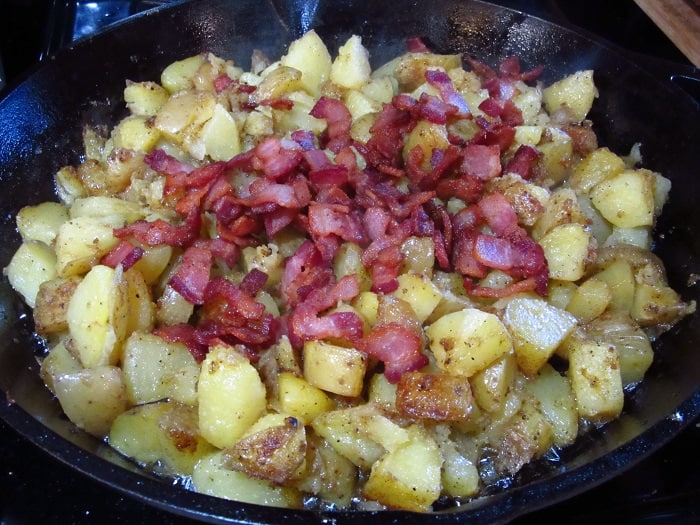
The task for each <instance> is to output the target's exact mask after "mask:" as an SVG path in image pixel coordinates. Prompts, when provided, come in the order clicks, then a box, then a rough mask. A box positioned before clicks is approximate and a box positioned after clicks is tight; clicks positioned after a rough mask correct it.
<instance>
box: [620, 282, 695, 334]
mask: <svg viewBox="0 0 700 525" xmlns="http://www.w3.org/2000/svg"><path fill="white" fill-rule="evenodd" d="M693 311H695V305H694V303H690V304H689V303H685V302H684V301H683V300H682V298H681V296H680V295H679V294H678V292H676V291H675V290H674V289H673V288H671V287H670V286H668V285H664V284H653V285H652V284H647V283H644V282H641V283H637V286H636V287H635V289H634V301H633V302H632V307H631V308H630V314H631V315H632V318H633V319H634V320H635V321H637V322H638V323H639V324H640V325H641V326H652V325H656V324H673V323H675V322H677V321H678V320H679V319H681V318H682V317H684V316H685V315H687V314H688V313H691V312H693Z"/></svg>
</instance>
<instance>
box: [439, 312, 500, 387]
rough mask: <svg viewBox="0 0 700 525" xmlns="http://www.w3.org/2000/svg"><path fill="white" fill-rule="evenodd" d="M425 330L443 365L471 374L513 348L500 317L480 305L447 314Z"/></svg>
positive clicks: (449, 368) (459, 372) (454, 371)
mask: <svg viewBox="0 0 700 525" xmlns="http://www.w3.org/2000/svg"><path fill="white" fill-rule="evenodd" d="M425 334H426V335H427V336H428V340H429V344H430V350H431V351H432V352H433V355H434V356H435V360H436V362H437V365H438V366H439V367H440V369H442V370H445V371H446V372H448V373H450V374H456V375H464V376H467V377H469V376H472V375H474V374H475V373H477V372H478V371H479V370H482V369H484V368H486V367H487V366H488V365H490V364H491V363H493V362H494V361H495V360H496V359H498V358H499V357H501V356H503V355H504V354H506V353H507V352H509V351H510V350H511V349H512V341H511V338H510V335H509V334H508V331H507V330H506V327H505V326H504V325H503V323H502V322H501V321H500V319H498V317H496V316H495V315H494V314H491V313H488V312H484V311H481V310H479V309H477V308H465V309H463V310H460V311H458V312H453V313H450V314H447V315H444V316H443V317H441V318H440V319H438V320H437V321H435V322H434V323H432V324H431V325H430V326H428V327H427V328H426V330H425Z"/></svg>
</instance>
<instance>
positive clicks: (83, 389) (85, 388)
mask: <svg viewBox="0 0 700 525" xmlns="http://www.w3.org/2000/svg"><path fill="white" fill-rule="evenodd" d="M53 386H54V393H55V394H56V397H57V398H58V401H59V403H60V404H61V408H62V409H63V412H65V414H66V416H67V417H68V419H70V420H71V421H72V422H73V423H75V425H76V426H77V427H78V428H82V429H83V430H85V431H86V432H87V433H89V434H92V435H94V436H97V437H99V438H102V437H104V436H106V435H107V433H108V432H109V429H110V427H111V426H112V422H113V421H114V419H115V418H116V417H117V416H118V415H119V414H121V413H122V412H124V411H125V410H126V408H127V402H126V392H125V388H124V381H123V378H122V371H121V368H119V367H117V366H97V367H94V368H86V369H82V370H79V371H77V372H74V373H67V374H62V375H60V376H57V377H54V380H53Z"/></svg>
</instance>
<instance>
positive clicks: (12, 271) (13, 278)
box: [4, 241, 57, 308]
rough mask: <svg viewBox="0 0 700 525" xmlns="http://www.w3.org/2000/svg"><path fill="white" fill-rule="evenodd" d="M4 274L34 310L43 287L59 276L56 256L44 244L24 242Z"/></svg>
mask: <svg viewBox="0 0 700 525" xmlns="http://www.w3.org/2000/svg"><path fill="white" fill-rule="evenodd" d="M4 273H5V275H6V276H7V279H8V281H9V282H10V285H11V286H12V288H13V289H14V290H15V291H16V292H17V293H18V294H20V295H21V296H22V297H23V298H24V302H25V303H27V305H28V306H30V307H31V308H34V306H35V305H36V297H37V294H38V293H39V289H40V287H41V285H42V284H43V283H44V282H46V281H50V280H52V279H54V278H55V277H56V275H57V271H56V254H55V253H54V251H53V250H52V249H51V248H50V247H49V246H47V245H46V244H44V243H43V242H40V241H28V242H23V243H22V244H20V246H19V248H18V249H17V251H16V252H15V253H14V254H13V255H12V259H10V263H9V264H8V265H7V266H6V267H5V269H4Z"/></svg>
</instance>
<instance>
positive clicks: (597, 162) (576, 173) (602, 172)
mask: <svg viewBox="0 0 700 525" xmlns="http://www.w3.org/2000/svg"><path fill="white" fill-rule="evenodd" d="M624 169H625V161H624V160H623V159H622V157H620V156H618V155H616V154H615V153H613V152H612V151H610V150H609V149H608V148H597V149H595V150H593V151H592V152H590V153H589V154H588V155H586V156H585V157H584V158H583V159H582V160H581V162H579V163H578V164H576V166H575V167H574V170H573V172H572V173H571V177H570V178H569V183H570V184H571V187H572V188H574V189H575V190H577V191H580V192H583V193H588V192H590V191H591V190H592V189H593V187H594V186H595V185H596V184H598V183H600V182H603V181H604V180H606V179H608V178H610V177H613V176H615V175H617V174H618V173H620V172H622V171H623V170H624Z"/></svg>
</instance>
